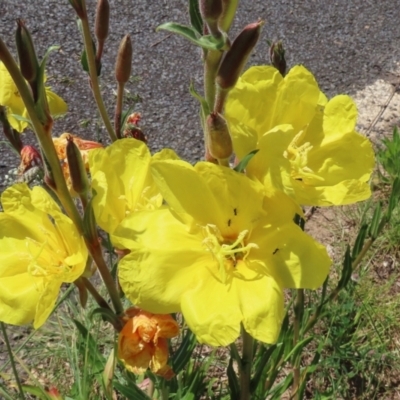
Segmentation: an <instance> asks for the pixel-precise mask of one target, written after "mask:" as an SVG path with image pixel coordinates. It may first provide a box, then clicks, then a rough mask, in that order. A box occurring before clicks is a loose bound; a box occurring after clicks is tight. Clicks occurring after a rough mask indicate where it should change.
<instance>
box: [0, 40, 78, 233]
mask: <svg viewBox="0 0 400 400" xmlns="http://www.w3.org/2000/svg"><path fill="white" fill-rule="evenodd" d="M0 60H1V61H2V62H3V63H4V65H5V66H6V68H7V70H8V72H9V73H10V75H11V77H12V79H13V80H14V82H15V85H16V86H17V88H18V92H19V94H20V96H21V97H22V99H23V101H24V104H25V107H26V109H27V111H28V114H29V117H30V119H31V122H32V125H33V128H34V131H35V133H36V136H37V139H38V141H39V143H40V146H41V148H42V150H43V153H44V155H45V157H46V159H47V162H48V163H49V165H50V166H51V173H52V177H53V179H54V183H55V187H54V190H55V191H56V193H57V196H58V198H59V199H60V201H61V204H62V205H63V207H64V209H65V211H66V212H67V214H68V215H69V217H70V218H71V219H72V220H73V221H74V224H75V226H76V227H77V229H78V230H79V231H80V232H82V231H83V230H82V219H81V217H80V215H79V213H78V210H77V208H76V206H75V204H74V202H73V200H72V198H71V195H70V193H69V190H68V187H67V185H66V182H65V179H64V175H63V172H62V170H61V166H60V162H59V160H58V157H57V152H56V149H55V147H54V144H53V141H52V139H51V132H50V131H49V130H47V129H45V127H44V126H43V125H42V123H41V122H40V120H39V118H38V116H37V114H36V111H35V103H34V101H33V97H32V94H31V91H30V89H29V87H28V85H27V84H26V81H25V79H24V77H23V76H22V74H21V71H20V70H19V68H18V65H17V63H16V62H15V60H14V58H13V56H12V55H11V53H10V52H9V50H8V48H7V46H6V45H5V43H4V42H3V41H2V40H1V39H0Z"/></svg>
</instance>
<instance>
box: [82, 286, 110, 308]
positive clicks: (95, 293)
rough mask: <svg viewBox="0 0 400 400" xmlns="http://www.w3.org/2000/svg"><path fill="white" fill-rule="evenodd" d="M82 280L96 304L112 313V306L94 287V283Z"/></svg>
mask: <svg viewBox="0 0 400 400" xmlns="http://www.w3.org/2000/svg"><path fill="white" fill-rule="evenodd" d="M81 279H82V282H83V284H84V285H85V287H86V289H87V290H88V292H89V293H90V294H91V295H92V297H93V298H94V300H95V301H96V303H97V304H98V305H99V307H101V308H106V309H108V310H110V311H112V310H111V308H110V306H109V305H108V303H107V302H106V300H105V299H104V297H103V296H101V295H100V293H99V292H98V291H97V289H96V288H95V287H94V286H93V285H92V282H90V281H89V279H87V278H81Z"/></svg>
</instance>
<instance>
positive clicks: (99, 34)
mask: <svg viewBox="0 0 400 400" xmlns="http://www.w3.org/2000/svg"><path fill="white" fill-rule="evenodd" d="M109 22H110V4H109V2H108V0H98V2H97V9H96V20H95V24H94V33H95V35H96V38H97V52H96V68H97V71H98V73H97V74H98V75H100V70H101V63H100V60H101V56H102V55H103V48H104V43H105V41H106V39H107V36H108V27H109Z"/></svg>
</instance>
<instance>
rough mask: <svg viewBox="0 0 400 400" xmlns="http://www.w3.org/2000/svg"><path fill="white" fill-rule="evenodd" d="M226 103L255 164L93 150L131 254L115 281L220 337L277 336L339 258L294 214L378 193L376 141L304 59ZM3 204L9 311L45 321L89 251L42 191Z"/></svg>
mask: <svg viewBox="0 0 400 400" xmlns="http://www.w3.org/2000/svg"><path fill="white" fill-rule="evenodd" d="M0 87H1V85H0ZM4 90H6V89H4ZM7 90H9V89H7ZM1 95H2V96H3V97H2V96H1ZM2 99H4V93H3V92H2V93H0V104H1V103H2ZM3 104H7V103H4V100H3ZM10 110H11V112H12V113H16V114H19V115H24V111H23V110H21V109H18V110H17V109H16V108H15V109H14V108H13V107H11V106H10ZM225 110H226V114H225V117H226V119H227V122H228V124H229V129H230V132H231V135H232V140H233V146H234V151H235V154H236V158H237V159H236V161H240V160H241V159H243V158H244V157H245V156H246V155H247V154H248V153H250V152H251V151H253V150H255V149H258V150H259V151H258V153H257V154H255V155H254V156H253V158H252V159H251V160H250V161H249V163H248V165H247V167H246V169H245V171H244V172H237V171H235V170H233V169H230V168H228V167H224V166H220V165H216V164H213V163H210V162H199V163H197V164H196V165H194V166H193V165H191V164H189V163H188V162H185V161H183V160H181V159H179V157H178V156H177V155H176V154H175V153H174V152H173V151H172V150H163V151H161V152H159V153H157V154H155V155H153V156H151V154H150V152H149V149H148V148H147V146H146V144H145V143H143V142H141V141H138V140H136V139H121V140H117V141H116V142H114V143H113V144H112V145H110V146H109V147H107V148H96V149H92V150H90V152H89V168H90V174H91V184H92V188H93V190H94V193H95V196H94V199H93V208H94V212H95V216H96V221H97V223H98V225H99V226H100V227H101V228H102V229H103V230H105V231H106V232H108V233H109V234H110V237H111V240H112V243H113V245H114V246H115V248H117V249H119V250H123V252H122V253H123V254H126V255H125V256H124V257H122V259H121V260H120V262H119V268H118V278H119V281H120V284H121V287H122V289H123V291H124V293H125V295H126V296H127V297H128V298H129V299H130V301H131V302H132V303H133V304H134V305H135V306H137V307H139V308H140V309H142V310H145V311H146V312H150V313H154V314H170V313H182V314H183V316H184V319H185V321H186V323H187V325H188V326H189V328H190V329H191V330H192V331H193V332H194V333H195V335H196V336H197V339H198V340H199V341H200V342H203V343H208V344H210V345H214V346H224V345H228V344H230V343H232V342H233V341H234V340H235V339H236V338H237V337H238V335H239V333H240V327H241V325H243V327H244V329H245V330H246V331H247V332H248V333H249V334H250V335H251V336H252V337H254V338H256V339H258V340H260V341H263V342H266V343H273V342H275V341H276V340H277V338H278V334H279V331H280V327H281V322H282V319H283V315H284V296H283V291H284V289H285V288H310V289H315V288H317V287H319V286H320V285H321V284H322V283H323V282H324V280H325V279H326V277H327V275H328V272H329V267H330V264H331V260H330V258H329V256H328V254H327V252H326V249H325V248H324V246H322V245H321V244H319V243H318V242H316V241H315V240H314V239H313V238H311V237H310V236H309V235H308V234H306V233H305V232H303V231H302V229H301V228H300V227H299V226H298V225H297V224H296V223H295V222H294V221H293V219H294V217H295V215H296V214H298V215H302V213H303V211H302V208H301V206H303V205H315V206H327V205H341V204H349V203H354V202H356V201H360V200H364V199H366V198H368V197H369V196H370V189H369V184H368V180H369V178H370V174H371V172H372V169H373V166H374V155H373V150H372V147H371V144H370V142H369V141H368V139H366V138H365V137H363V136H362V135H360V134H358V133H357V132H356V131H355V125H356V118H357V110H356V107H355V105H354V103H353V101H352V100H351V99H350V98H349V97H348V96H343V95H340V96H336V97H334V98H333V99H331V100H330V101H328V100H327V98H326V97H325V95H324V94H323V93H322V92H321V91H320V89H319V87H318V84H317V83H316V81H315V79H314V77H313V75H312V74H311V73H310V72H309V71H307V69H306V68H304V67H302V66H296V67H294V68H292V69H291V71H290V72H289V73H288V74H287V75H286V76H285V77H282V75H281V74H280V73H279V72H278V70H276V69H275V68H273V67H269V66H258V67H252V68H250V69H249V70H248V71H247V72H245V73H244V74H243V76H242V77H241V78H240V79H239V82H238V83H237V85H236V87H235V88H234V89H233V90H232V91H231V93H230V94H229V98H228V100H227V104H226V108H225ZM14 122H15V121H14ZM17 122H18V123H20V121H17ZM17 122H15V124H17ZM15 127H17V125H15ZM1 202H2V207H3V212H2V213H1V214H0V249H1V251H0V320H2V321H4V322H7V323H12V324H17V325H20V324H26V323H29V322H30V321H32V320H33V321H34V326H35V327H36V328H37V327H39V326H40V325H42V324H43V323H44V321H45V320H46V318H47V317H48V315H49V314H50V312H51V310H52V308H53V306H54V303H55V301H56V298H57V295H58V291H59V289H60V285H61V283H62V282H73V281H74V280H76V279H77V278H79V276H80V275H81V274H82V273H83V271H84V268H85V262H86V258H87V250H86V247H85V243H84V240H83V239H82V237H80V236H79V234H78V232H77V230H76V228H75V227H74V225H73V223H72V221H71V220H70V219H69V218H68V217H67V216H65V215H64V214H63V213H62V212H61V210H60V208H59V206H58V205H57V204H56V203H55V202H54V201H53V200H52V198H51V197H50V196H49V195H48V194H47V193H46V192H45V191H44V190H43V189H41V188H39V187H35V188H33V189H32V190H30V189H29V188H28V187H27V186H26V185H25V184H19V185H15V186H13V187H11V188H9V189H7V190H6V191H5V192H4V193H3V195H2V198H1ZM135 315H136V314H135ZM130 323H131V325H132V324H133V325H134V326H136V325H137V324H136V325H135V323H133V322H130ZM126 329H128V328H126ZM129 329H131V330H132V329H133V328H132V327H130V328H129ZM135 329H136V328H135ZM135 329H133V330H132V333H134V332H135ZM125 334H126V332H125ZM168 337H170V336H168ZM135 340H136V339H135ZM137 340H139V339H137ZM125 348H131V345H126V342H125V339H123V338H120V349H121V350H120V357H121V358H122V359H124V358H125V356H126V357H128V356H127V355H126V354H127V352H128V350H127V351H125V350H124V349H125ZM129 351H131V350H129ZM124 354H125V355H124ZM146 357H150V356H149V355H148V354H147V353H146ZM128 358H129V357H128ZM153 362H155V361H154V360H153ZM164 365H165V364H164ZM159 367H160V368H162V367H163V366H162V365H161V364H160V366H159Z"/></svg>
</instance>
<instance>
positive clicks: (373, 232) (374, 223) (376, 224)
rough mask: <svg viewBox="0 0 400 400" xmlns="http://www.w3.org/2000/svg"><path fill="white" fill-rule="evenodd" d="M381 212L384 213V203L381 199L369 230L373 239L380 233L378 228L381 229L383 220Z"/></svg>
mask: <svg viewBox="0 0 400 400" xmlns="http://www.w3.org/2000/svg"><path fill="white" fill-rule="evenodd" d="M381 214H382V204H381V202H380V201H379V202H378V204H377V205H376V207H375V210H374V215H373V216H372V221H371V225H370V227H369V231H368V234H369V236H371V237H372V238H373V239H376V238H377V236H378V233H379V230H378V229H379V222H380V220H381Z"/></svg>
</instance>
